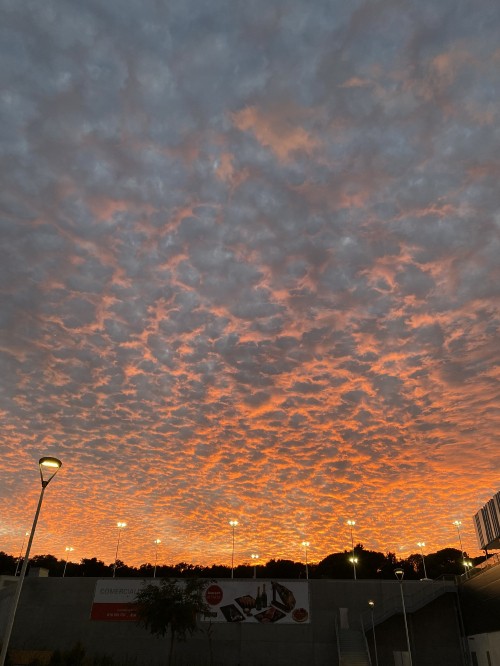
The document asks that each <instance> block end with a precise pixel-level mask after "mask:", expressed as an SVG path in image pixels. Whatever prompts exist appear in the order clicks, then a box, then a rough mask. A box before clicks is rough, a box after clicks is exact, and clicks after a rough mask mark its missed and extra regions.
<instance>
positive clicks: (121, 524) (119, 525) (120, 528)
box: [113, 522, 127, 578]
mask: <svg viewBox="0 0 500 666" xmlns="http://www.w3.org/2000/svg"><path fill="white" fill-rule="evenodd" d="M116 526H117V528H118V541H117V542H116V553H115V564H114V566H113V578H116V569H117V568H118V549H119V548H120V536H121V533H122V530H123V529H124V528H125V527H127V523H123V522H118V523H116Z"/></svg>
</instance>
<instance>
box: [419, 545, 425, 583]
mask: <svg viewBox="0 0 500 666" xmlns="http://www.w3.org/2000/svg"><path fill="white" fill-rule="evenodd" d="M417 546H418V547H419V548H420V552H421V553H422V564H423V566H424V578H425V580H427V570H426V568H425V556H424V548H425V541H419V542H418V543H417Z"/></svg>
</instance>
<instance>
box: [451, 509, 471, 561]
mask: <svg viewBox="0 0 500 666" xmlns="http://www.w3.org/2000/svg"><path fill="white" fill-rule="evenodd" d="M453 524H454V525H455V527H456V528H457V532H458V541H459V543H460V552H461V553H462V562H463V565H464V569H465V573H467V572H468V568H467V564H466V563H465V553H464V547H463V546H462V535H461V533H460V527H461V526H462V521H461V520H454V521H453Z"/></svg>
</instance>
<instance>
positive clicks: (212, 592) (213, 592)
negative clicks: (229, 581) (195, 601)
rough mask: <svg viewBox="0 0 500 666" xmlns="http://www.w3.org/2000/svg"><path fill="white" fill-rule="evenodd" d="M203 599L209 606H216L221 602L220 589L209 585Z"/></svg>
mask: <svg viewBox="0 0 500 666" xmlns="http://www.w3.org/2000/svg"><path fill="white" fill-rule="evenodd" d="M205 599H206V600H207V603H209V604H210V605H211V606H217V604H220V602H221V601H222V588H220V587H219V586H218V585H209V586H208V587H207V589H206V592H205Z"/></svg>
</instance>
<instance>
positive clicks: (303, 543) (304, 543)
mask: <svg viewBox="0 0 500 666" xmlns="http://www.w3.org/2000/svg"><path fill="white" fill-rule="evenodd" d="M302 545H303V546H304V550H305V553H306V580H309V567H308V565H307V549H308V548H309V546H310V545H311V544H310V543H309V541H303V542H302Z"/></svg>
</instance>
